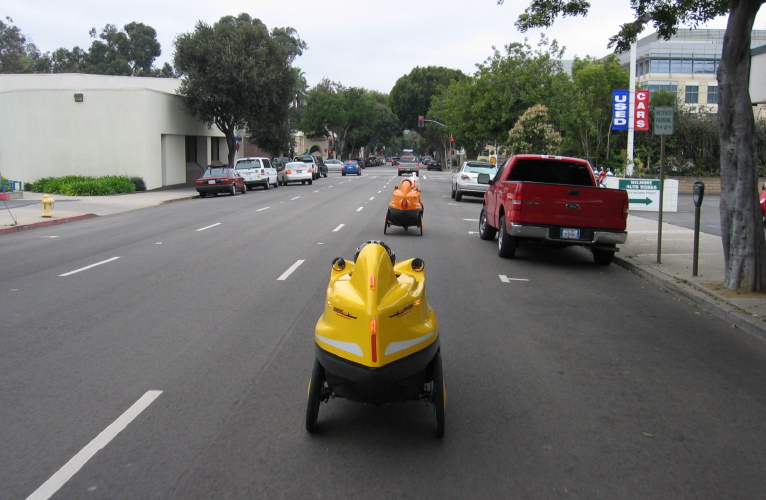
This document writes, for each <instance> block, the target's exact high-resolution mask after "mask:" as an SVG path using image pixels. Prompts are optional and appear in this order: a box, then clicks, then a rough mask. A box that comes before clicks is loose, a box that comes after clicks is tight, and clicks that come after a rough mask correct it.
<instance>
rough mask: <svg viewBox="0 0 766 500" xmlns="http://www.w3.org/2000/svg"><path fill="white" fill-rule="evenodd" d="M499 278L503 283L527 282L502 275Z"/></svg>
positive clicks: (523, 279)
mask: <svg viewBox="0 0 766 500" xmlns="http://www.w3.org/2000/svg"><path fill="white" fill-rule="evenodd" d="M499 276H500V281H502V282H503V283H510V282H511V281H529V280H528V279H525V278H509V277H508V276H506V275H504V274H501V275H499Z"/></svg>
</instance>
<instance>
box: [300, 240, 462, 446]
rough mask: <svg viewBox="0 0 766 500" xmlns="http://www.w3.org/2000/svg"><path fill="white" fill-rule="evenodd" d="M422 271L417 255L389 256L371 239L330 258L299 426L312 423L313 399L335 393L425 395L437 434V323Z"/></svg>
mask: <svg viewBox="0 0 766 500" xmlns="http://www.w3.org/2000/svg"><path fill="white" fill-rule="evenodd" d="M425 278H426V276H425V264H424V263H423V260H422V259H419V258H415V259H409V260H405V261H404V262H400V263H398V264H397V263H396V256H395V254H394V252H393V251H392V250H391V249H390V248H389V247H388V246H387V245H386V244H385V243H383V242H382V241H377V240H372V241H367V242H365V243H363V244H362V245H361V246H360V247H359V248H358V249H357V251H356V255H355V256H354V261H353V262H352V261H347V260H344V259H343V258H341V257H338V258H336V259H335V260H333V263H332V269H331V270H330V282H329V284H328V285H327V300H326V302H325V308H324V313H323V314H322V316H321V317H320V318H319V321H317V324H316V330H315V334H314V343H315V351H316V359H315V360H314V367H313V370H312V372H311V380H310V382H309V386H308V404H307V408H306V430H308V431H309V432H314V431H315V430H316V427H317V419H318V416H319V406H320V403H321V402H327V401H328V400H329V399H330V398H334V397H342V398H347V399H349V400H352V401H358V402H362V403H368V404H373V405H383V404H388V403H393V402H399V401H412V400H420V401H425V402H426V403H428V404H431V405H433V409H434V418H435V421H436V435H437V436H438V437H442V436H443V435H444V408H445V404H446V399H447V396H446V389H445V385H444V378H443V375H442V360H441V352H440V344H439V323H438V321H437V320H436V315H435V314H434V311H433V309H432V308H431V306H430V305H429V304H428V300H427V298H426V281H425Z"/></svg>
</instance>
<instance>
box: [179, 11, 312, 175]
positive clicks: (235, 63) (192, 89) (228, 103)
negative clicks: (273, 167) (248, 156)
mask: <svg viewBox="0 0 766 500" xmlns="http://www.w3.org/2000/svg"><path fill="white" fill-rule="evenodd" d="M175 45H176V54H175V58H174V62H175V66H176V69H177V70H178V71H180V72H181V74H182V78H183V81H182V83H181V87H180V88H179V94H180V95H181V96H182V97H183V98H184V101H185V103H186V106H187V109H189V111H190V112H191V113H192V114H194V115H196V116H198V117H199V118H200V119H202V120H203V121H205V122H206V123H208V124H211V125H213V124H215V125H216V126H217V127H218V128H219V129H220V130H221V132H223V134H224V136H225V137H226V143H227V145H228V147H229V155H228V161H229V163H230V164H233V163H234V156H235V153H236V140H235V137H236V131H237V130H246V131H247V132H248V134H249V135H250V136H252V137H253V138H254V139H255V140H256V141H257V142H258V143H259V145H261V146H262V147H264V149H266V148H268V149H272V150H273V149H275V148H277V149H279V148H280V144H282V143H283V142H285V141H286V140H289V125H288V119H287V117H288V110H289V106H290V101H291V100H292V98H293V96H294V89H295V79H296V78H297V74H296V72H295V71H293V69H292V68H291V66H290V63H291V62H292V61H293V60H294V59H295V57H297V56H298V55H300V54H302V51H303V50H304V49H305V48H306V44H305V43H304V42H303V41H302V40H300V38H298V37H297V35H296V33H295V30H293V29H292V28H277V29H275V30H274V31H272V33H269V31H268V29H267V28H266V25H265V24H263V23H262V22H261V21H260V20H259V19H255V18H252V17H251V16H250V15H248V14H246V13H243V14H240V15H239V16H237V17H233V16H224V17H222V18H221V19H220V20H219V21H218V22H216V23H215V24H213V25H212V26H211V25H208V24H206V23H204V22H203V21H199V22H198V23H197V26H196V29H195V30H194V32H192V33H185V34H182V35H179V36H178V37H177V38H176V40H175ZM284 146H286V144H284ZM271 152H277V151H271Z"/></svg>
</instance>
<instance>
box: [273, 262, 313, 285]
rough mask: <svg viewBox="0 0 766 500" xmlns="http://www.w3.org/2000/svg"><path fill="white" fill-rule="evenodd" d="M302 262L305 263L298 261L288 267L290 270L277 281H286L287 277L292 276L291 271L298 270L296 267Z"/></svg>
mask: <svg viewBox="0 0 766 500" xmlns="http://www.w3.org/2000/svg"><path fill="white" fill-rule="evenodd" d="M304 262H306V261H305V260H299V261H297V262H296V263H295V264H293V265H292V266H290V269H288V270H287V271H285V272H284V273H282V276H280V277H279V278H277V281H284V280H286V279H287V278H288V277H289V276H290V275H291V274H293V271H295V270H296V269H298V266H300V265H301V264H303V263H304Z"/></svg>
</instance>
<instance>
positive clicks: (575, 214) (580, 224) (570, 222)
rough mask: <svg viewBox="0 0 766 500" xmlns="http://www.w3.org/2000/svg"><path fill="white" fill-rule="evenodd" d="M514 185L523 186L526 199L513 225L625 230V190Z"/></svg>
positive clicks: (514, 218) (524, 198) (534, 183)
mask: <svg viewBox="0 0 766 500" xmlns="http://www.w3.org/2000/svg"><path fill="white" fill-rule="evenodd" d="M514 184H521V185H522V186H521V196H522V200H521V204H520V205H518V204H517V205H515V207H514V208H515V210H514V211H513V212H512V213H511V217H510V219H511V222H513V223H518V224H540V225H548V226H551V225H553V226H560V227H573V228H595V229H611V230H618V231H624V230H625V227H626V216H625V215H624V213H623V211H624V210H625V209H626V207H627V205H626V200H627V192H626V191H624V190H619V189H605V188H596V187H583V186H567V185H562V184H547V183H546V184H543V183H537V182H522V183H514ZM519 207H520V209H519Z"/></svg>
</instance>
